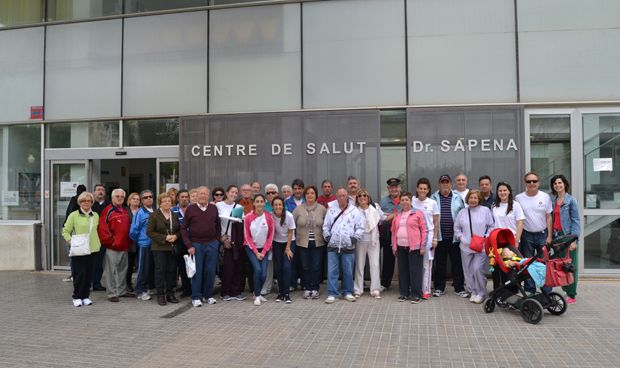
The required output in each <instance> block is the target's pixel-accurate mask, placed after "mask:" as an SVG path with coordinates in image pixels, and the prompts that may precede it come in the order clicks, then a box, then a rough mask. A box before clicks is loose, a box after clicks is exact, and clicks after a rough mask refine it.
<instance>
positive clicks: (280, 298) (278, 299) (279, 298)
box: [276, 294, 284, 303]
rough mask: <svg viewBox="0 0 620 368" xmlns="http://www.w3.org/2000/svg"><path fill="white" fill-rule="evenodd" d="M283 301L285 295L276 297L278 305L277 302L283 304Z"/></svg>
mask: <svg viewBox="0 0 620 368" xmlns="http://www.w3.org/2000/svg"><path fill="white" fill-rule="evenodd" d="M283 300H284V295H282V294H278V296H277V297H276V303H277V302H281V301H283Z"/></svg>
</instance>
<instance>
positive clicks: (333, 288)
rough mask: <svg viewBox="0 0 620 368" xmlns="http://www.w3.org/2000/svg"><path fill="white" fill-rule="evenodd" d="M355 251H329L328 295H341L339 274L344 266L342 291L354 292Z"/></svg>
mask: <svg viewBox="0 0 620 368" xmlns="http://www.w3.org/2000/svg"><path fill="white" fill-rule="evenodd" d="M354 263H355V253H338V252H330V251H328V252H327V295H328V296H334V297H339V296H340V292H339V289H338V274H339V271H340V267H342V293H343V294H344V295H348V294H353V264H354Z"/></svg>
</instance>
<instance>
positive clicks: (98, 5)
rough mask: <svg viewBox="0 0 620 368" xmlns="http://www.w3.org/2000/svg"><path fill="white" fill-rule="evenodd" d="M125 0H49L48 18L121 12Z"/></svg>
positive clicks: (86, 16)
mask: <svg viewBox="0 0 620 368" xmlns="http://www.w3.org/2000/svg"><path fill="white" fill-rule="evenodd" d="M122 11H123V0H49V1H48V3H47V19H48V21H50V22H52V21H55V20H74V19H87V18H96V17H104V16H108V15H117V14H121V13H122Z"/></svg>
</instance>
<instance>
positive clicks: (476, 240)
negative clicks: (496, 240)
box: [467, 207, 489, 253]
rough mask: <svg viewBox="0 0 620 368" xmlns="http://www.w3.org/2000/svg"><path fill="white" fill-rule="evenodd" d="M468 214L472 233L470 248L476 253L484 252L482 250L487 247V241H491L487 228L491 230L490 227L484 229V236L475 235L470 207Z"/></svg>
mask: <svg viewBox="0 0 620 368" xmlns="http://www.w3.org/2000/svg"><path fill="white" fill-rule="evenodd" d="M467 215H468V216H469V232H470V233H471V241H470V242H469V249H471V250H473V251H474V252H476V253H482V250H483V249H486V248H487V242H488V241H489V239H488V238H487V230H489V227H488V226H487V227H486V228H485V229H484V236H479V235H474V231H473V230H472V226H471V211H470V209H469V207H468V208H467Z"/></svg>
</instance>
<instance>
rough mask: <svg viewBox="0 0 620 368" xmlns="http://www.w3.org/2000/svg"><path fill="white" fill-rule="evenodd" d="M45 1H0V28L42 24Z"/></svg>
mask: <svg viewBox="0 0 620 368" xmlns="http://www.w3.org/2000/svg"><path fill="white" fill-rule="evenodd" d="M44 18H45V0H0V28H2V27H10V26H19V25H22V24H31V23H39V22H43V20H44Z"/></svg>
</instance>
